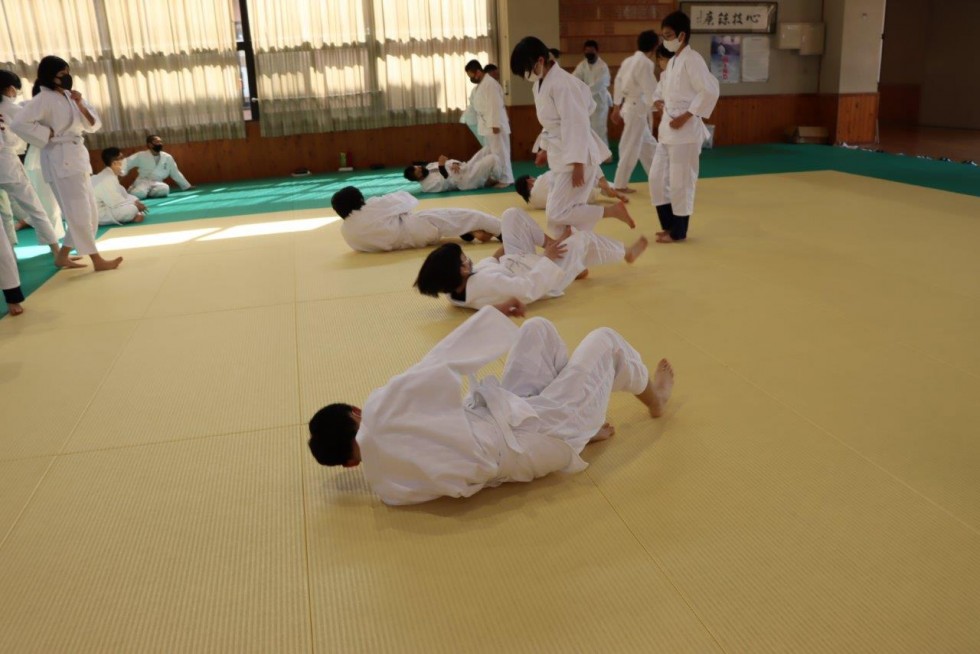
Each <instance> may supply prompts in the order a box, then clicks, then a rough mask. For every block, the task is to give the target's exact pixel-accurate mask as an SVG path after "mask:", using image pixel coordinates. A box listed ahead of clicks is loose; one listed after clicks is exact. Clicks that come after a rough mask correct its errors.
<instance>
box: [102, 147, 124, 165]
mask: <svg viewBox="0 0 980 654" xmlns="http://www.w3.org/2000/svg"><path fill="white" fill-rule="evenodd" d="M121 154H122V150H120V149H119V148H106V149H105V150H103V151H102V163H104V164H105V165H107V166H108V165H109V164H111V163H112V162H113V161H115V160H116V159H117V158H118V157H119V155H121Z"/></svg>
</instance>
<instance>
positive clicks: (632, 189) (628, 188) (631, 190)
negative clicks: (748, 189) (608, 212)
mask: <svg viewBox="0 0 980 654" xmlns="http://www.w3.org/2000/svg"><path fill="white" fill-rule="evenodd" d="M616 191H617V192H619V193H636V189H635V188H630V187H628V186H627V187H626V188H618V189H616Z"/></svg>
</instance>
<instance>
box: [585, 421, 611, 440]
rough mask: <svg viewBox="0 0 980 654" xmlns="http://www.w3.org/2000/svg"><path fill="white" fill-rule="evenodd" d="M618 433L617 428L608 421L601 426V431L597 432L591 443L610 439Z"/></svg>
mask: <svg viewBox="0 0 980 654" xmlns="http://www.w3.org/2000/svg"><path fill="white" fill-rule="evenodd" d="M615 435H616V428H615V427H613V426H612V425H610V424H609V423H608V422H606V423H603V425H602V427H599V431H597V432H596V433H595V436H593V437H592V438H591V439H589V442H590V443H598V442H599V441H605V440H609V439H610V438H612V437H613V436H615Z"/></svg>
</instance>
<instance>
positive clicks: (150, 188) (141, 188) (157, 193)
mask: <svg viewBox="0 0 980 654" xmlns="http://www.w3.org/2000/svg"><path fill="white" fill-rule="evenodd" d="M129 193H130V195H133V196H135V197H136V198H137V199H138V200H145V199H146V198H165V197H167V196H168V195H170V187H169V186H168V185H167V184H166V183H164V182H151V181H150V180H148V179H137V180H136V181H135V182H133V185H132V186H130V187H129Z"/></svg>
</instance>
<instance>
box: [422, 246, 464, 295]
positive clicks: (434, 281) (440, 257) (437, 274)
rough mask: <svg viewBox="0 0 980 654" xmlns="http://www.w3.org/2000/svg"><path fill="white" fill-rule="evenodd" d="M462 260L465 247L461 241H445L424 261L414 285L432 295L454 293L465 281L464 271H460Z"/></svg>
mask: <svg viewBox="0 0 980 654" xmlns="http://www.w3.org/2000/svg"><path fill="white" fill-rule="evenodd" d="M462 261H463V248H462V247H460V245H459V243H443V244H442V245H440V246H439V247H437V248H436V249H435V250H433V251H432V252H430V253H429V256H427V257H426V258H425V261H423V262H422V267H421V268H420V269H419V276H418V277H417V278H416V279H415V283H414V284H413V286H414V287H415V288H417V289H419V293H421V294H422V295H430V296H432V297H439V294H440V293H452V292H453V291H455V290H456V289H457V288H459V287H460V285H461V284H462V283H463V273H461V272H460V271H459V269H460V268H461V267H462Z"/></svg>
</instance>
